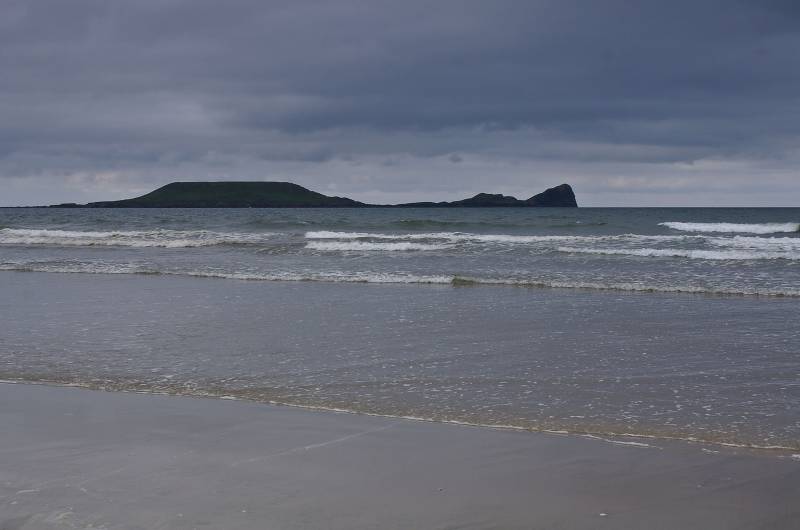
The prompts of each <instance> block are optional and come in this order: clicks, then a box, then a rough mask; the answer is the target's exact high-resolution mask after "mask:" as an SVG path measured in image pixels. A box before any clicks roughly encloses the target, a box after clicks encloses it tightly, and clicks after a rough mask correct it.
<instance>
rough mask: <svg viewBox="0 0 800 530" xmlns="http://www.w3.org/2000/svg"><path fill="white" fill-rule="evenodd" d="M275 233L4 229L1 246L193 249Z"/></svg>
mask: <svg viewBox="0 0 800 530" xmlns="http://www.w3.org/2000/svg"><path fill="white" fill-rule="evenodd" d="M271 235H272V234H252V233H227V232H226V233H219V232H211V231H207V230H116V231H107V232H92V231H86V232H84V231H73V230H35V229H16V228H3V229H0V245H50V246H69V247H87V246H114V247H164V248H191V247H207V246H214V245H247V244H258V243H263V242H264V241H265V240H266V239H268V238H269V237H270V236H271Z"/></svg>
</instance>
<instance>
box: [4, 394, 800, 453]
mask: <svg viewBox="0 0 800 530" xmlns="http://www.w3.org/2000/svg"><path fill="white" fill-rule="evenodd" d="M3 385H23V386H43V387H52V388H68V389H76V390H84V391H89V392H104V393H119V394H133V395H144V396H165V397H174V398H190V399H212V400H220V401H238V402H242V403H250V404H255V405H264V406H268V407H287V408H290V409H298V410H306V411H310V412H321V413H328V414H349V415H353V416H366V417H374V418H386V419H393V420H401V421H410V422H419V423H430V424H435V425H453V426H460V427H470V428H475V429H491V430H499V431H509V432H518V433H529V434H545V435H555V436H570V437H577V438H585V439H590V440H597V441H600V442H605V443H609V444H613V445H627V446H632V447H641V448H647V449H658V450H660V449H663V448H662V447H658V446H656V445H651V444H649V443H644V442H636V441H626V440H627V439H641V440H648V441H651V442H653V443H658V442H663V443H679V444H686V445H689V446H697V447H698V448H699V449H700V450H701V451H704V452H708V451H712V450H711V449H708V448H707V447H706V446H710V447H714V448H715V449H716V450H731V451H736V450H741V451H746V452H748V453H752V454H755V455H760V456H767V457H775V458H791V459H795V460H798V461H800V446H797V447H790V446H782V445H758V444H749V443H735V442H722V441H714V440H704V439H700V438H694V437H680V436H661V435H657V434H637V433H626V432H609V431H600V430H596V431H595V430H585V431H579V430H569V429H545V428H541V429H537V428H533V427H523V426H518V425H506V424H490V423H477V422H469V421H460V420H442V419H435V418H425V417H421V416H402V415H394V414H382V413H379V412H367V411H359V410H355V409H347V408H339V407H326V406H323V405H303V404H298V403H290V402H283V401H275V400H265V401H262V400H258V399H255V398H247V397H240V396H235V395H229V394H213V393H211V392H206V393H202V392H197V393H180V392H167V391H157V390H133V389H124V388H123V389H109V388H103V387H101V386H92V385H89V384H81V383H60V382H57V381H47V380H26V379H0V387H2V386H3ZM616 438H622V440H617V439H616Z"/></svg>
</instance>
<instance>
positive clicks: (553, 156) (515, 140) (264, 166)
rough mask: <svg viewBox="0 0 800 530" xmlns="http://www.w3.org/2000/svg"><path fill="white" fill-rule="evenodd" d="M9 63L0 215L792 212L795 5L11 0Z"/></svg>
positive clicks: (798, 31)
mask: <svg viewBox="0 0 800 530" xmlns="http://www.w3.org/2000/svg"><path fill="white" fill-rule="evenodd" d="M0 72H2V73H0V205H25V204H43V203H44V204H47V203H53V202H62V201H74V202H86V201H92V200H105V199H117V198H126V197H131V196H134V195H138V194H141V193H144V192H147V191H150V190H151V189H153V188H155V187H158V186H160V185H162V184H166V183H168V182H171V181H174V180H288V181H293V182H297V183H299V184H302V185H304V186H306V187H309V188H312V189H315V190H318V191H321V192H323V193H327V194H338V195H346V196H349V197H352V198H354V199H359V200H364V201H370V202H387V203H391V202H404V201H412V200H454V199H460V198H464V197H466V196H469V195H473V194H475V193H477V192H480V191H485V192H493V193H499V192H502V193H506V194H511V195H515V196H518V197H520V198H527V197H529V196H531V195H533V194H534V193H537V192H539V191H541V190H543V189H544V188H546V187H550V186H554V185H557V184H560V183H562V182H568V183H570V184H572V185H573V187H574V188H575V191H576V193H577V195H578V200H579V202H580V203H581V204H582V205H587V206H620V205H643V206H650V205H652V206H657V205H674V206H680V205H713V206H722V205H755V206H800V169H798V168H800V2H797V1H794V0H774V1H773V0H724V1H712V0H693V1H676V0H670V1H664V0H653V1H648V0H628V1H625V0H582V1H577V0H575V1H573V0H541V1H540V0H520V1H504V0H492V1H485V0H476V1H458V2H457V1H449V0H435V1H431V0H427V1H417V0H402V1H399V0H390V1H383V0H363V1H356V0H321V1H305V0H286V1H283V0H279V1H272V0H226V1H224V2H222V1H219V0H126V1H119V0H69V1H64V0H19V1H18V0H3V1H2V2H0Z"/></svg>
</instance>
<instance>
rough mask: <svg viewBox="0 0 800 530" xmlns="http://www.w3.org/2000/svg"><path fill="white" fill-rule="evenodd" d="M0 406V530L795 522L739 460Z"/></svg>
mask: <svg viewBox="0 0 800 530" xmlns="http://www.w3.org/2000/svg"><path fill="white" fill-rule="evenodd" d="M0 402H2V403H3V404H4V406H3V407H2V408H0V421H2V422H3V424H4V426H5V428H4V434H3V436H1V437H0V458H2V460H3V465H2V466H0V514H2V515H0V526H2V527H3V528H5V527H9V528H19V529H22V530H28V529H55V528H68V527H81V528H83V527H90V526H92V525H93V526H95V527H108V528H139V527H143V528H196V527H201V526H206V527H210V528H236V529H250V528H252V529H256V528H265V527H270V528H320V527H326V528H337V529H338V528H341V529H345V528H348V529H354V528H397V529H400V528H465V527H469V528H512V529H513V528H520V529H521V528H531V527H534V528H561V527H567V528H579V529H580V528H615V529H616V528H643V527H647V528H710V529H715V528H720V529H722V528H726V529H731V528H734V529H735V528H741V529H745V528H754V527H764V528H792V527H794V525H796V524H797V523H798V522H800V507H799V506H797V504H796V499H797V498H798V495H800V462H797V461H796V460H795V459H778V458H765V457H764V456H763V455H758V454H753V453H752V452H741V453H739V452H734V451H720V452H706V451H701V450H697V448H696V447H691V446H690V444H687V443H681V442H666V443H664V444H663V445H664V447H662V450H646V449H645V448H639V447H631V446H621V445H616V444H608V443H597V440H593V439H587V438H585V437H579V436H567V435H555V434H551V435H549V436H545V435H544V434H543V433H520V432H516V431H510V430H501V429H479V428H474V427H468V426H459V425H448V424H437V423H430V422H419V421H411V420H400V419H393V418H384V417H374V416H364V415H355V414H342V413H338V414H332V413H330V412H320V411H311V410H305V409H299V408H295V407H279V406H265V405H264V404H261V403H250V402H245V401H236V402H234V401H231V400H224V399H214V400H209V399H200V398H193V397H176V396H163V395H153V394H133V393H121V392H102V393H101V392H99V391H92V390H85V389H75V388H66V387H55V386H46V385H26V384H0ZM14 525H16V526H14Z"/></svg>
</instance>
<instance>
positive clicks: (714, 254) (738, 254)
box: [557, 247, 800, 261]
mask: <svg viewBox="0 0 800 530" xmlns="http://www.w3.org/2000/svg"><path fill="white" fill-rule="evenodd" d="M557 250H558V251H559V252H568V253H572V254H600V255H612V256H640V257H646V258H689V259H702V260H719V261H722V260H733V261H745V260H760V259H786V260H800V252H765V251H746V250H693V249H677V248H579V247H558V249H557Z"/></svg>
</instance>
